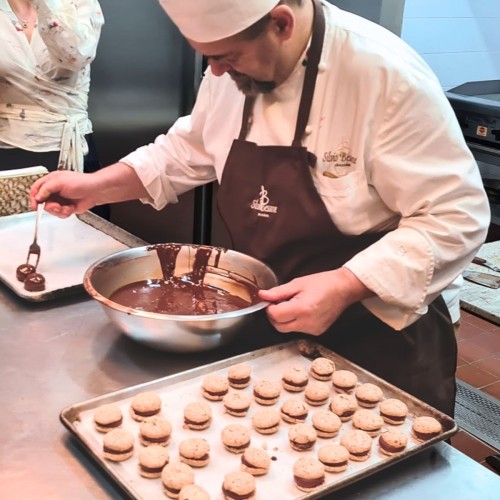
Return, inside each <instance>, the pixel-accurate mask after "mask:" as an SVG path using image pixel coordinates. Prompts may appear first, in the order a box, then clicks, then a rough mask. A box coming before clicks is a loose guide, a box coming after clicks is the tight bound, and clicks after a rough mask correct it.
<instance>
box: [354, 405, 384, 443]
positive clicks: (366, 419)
mask: <svg viewBox="0 0 500 500" xmlns="http://www.w3.org/2000/svg"><path fill="white" fill-rule="evenodd" d="M383 424H384V419H383V418H382V417H381V416H380V415H379V414H378V413H375V412H374V411H371V410H366V409H364V410H358V411H356V412H355V413H354V415H353V416H352V427H353V429H360V430H362V431H365V432H366V433H367V434H369V435H370V436H371V437H375V436H377V435H378V434H379V433H380V429H381V428H382V425H383Z"/></svg>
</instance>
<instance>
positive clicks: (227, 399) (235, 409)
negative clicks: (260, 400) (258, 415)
mask: <svg viewBox="0 0 500 500" xmlns="http://www.w3.org/2000/svg"><path fill="white" fill-rule="evenodd" d="M222 401H223V403H224V408H225V409H226V413H228V414H229V415H232V416H233V417H244V416H246V414H247V413H248V409H249V408H250V405H251V404H252V398H251V396H249V395H248V394H246V393H245V392H241V391H233V392H228V393H227V394H226V395H225V396H224V398H223V400H222Z"/></svg>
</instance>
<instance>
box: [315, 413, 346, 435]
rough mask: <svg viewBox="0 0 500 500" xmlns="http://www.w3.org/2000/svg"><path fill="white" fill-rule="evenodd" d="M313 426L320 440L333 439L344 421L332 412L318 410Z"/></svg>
mask: <svg viewBox="0 0 500 500" xmlns="http://www.w3.org/2000/svg"><path fill="white" fill-rule="evenodd" d="M312 425H313V427H314V428H315V429H316V433H317V434H318V437H320V438H325V439H329V438H333V437H335V436H336V435H337V434H338V433H339V430H340V427H341V425H342V421H341V420H340V417H339V416H338V415H335V413H333V412H331V411H330V410H318V411H317V412H315V413H314V414H313V416H312Z"/></svg>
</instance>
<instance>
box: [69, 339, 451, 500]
mask: <svg viewBox="0 0 500 500" xmlns="http://www.w3.org/2000/svg"><path fill="white" fill-rule="evenodd" d="M332 369H333V370H334V371H333V372H332ZM335 374H337V375H335ZM319 379H321V380H319ZM334 382H335V384H336V386H334ZM344 390H346V391H348V393H344V392H342V391H344ZM338 391H340V392H338ZM349 392H350V394H349ZM265 403H266V404H265ZM60 419H61V422H62V423H63V424H64V426H65V427H66V428H67V429H68V430H69V431H71V433H72V434H74V436H76V438H77V440H78V441H79V442H80V444H81V445H83V446H84V448H85V449H86V450H87V451H88V452H89V453H90V454H91V455H92V456H93V458H94V459H95V460H96V461H97V462H98V463H99V464H100V466H101V467H102V468H103V469H104V470H105V471H106V472H107V473H108V474H110V475H111V477H112V478H113V479H114V480H115V481H116V482H117V483H118V485H119V486H120V487H121V488H122V489H123V490H124V491H125V492H126V493H127V495H128V496H130V497H131V498H137V499H146V498H147V499H155V498H158V499H163V498H165V494H167V497H170V498H177V497H178V496H179V491H183V490H182V488H183V487H184V486H185V488H184V489H189V488H188V487H187V485H191V484H195V485H196V487H197V489H198V490H200V489H201V490H202V491H203V492H204V494H205V496H200V498H211V499H217V500H219V499H220V500H222V499H225V498H238V495H239V496H241V497H242V498H249V497H247V496H246V495H250V496H251V495H252V494H255V497H256V498H257V499H258V498H262V499H268V498H273V497H275V498H280V500H285V499H306V498H307V499H309V498H319V497H321V496H323V495H325V494H327V493H329V492H332V491H334V490H336V489H339V488H341V487H343V486H345V485H348V484H351V483H353V482H355V481H357V480H359V479H361V478H364V477H366V476H368V475H370V474H373V473H375V472H377V471H379V470H381V469H383V468H385V467H387V466H390V465H392V464H394V463H396V462H399V461H401V460H404V459H405V458H407V457H409V456H411V455H414V454H416V453H419V452H420V451H422V450H424V449H426V448H428V447H429V446H432V445H433V444H435V443H436V442H438V441H441V440H444V439H448V438H449V437H450V436H452V435H453V434H455V433H456V432H457V431H458V427H457V425H456V423H455V421H454V420H453V419H451V418H450V417H448V416H447V415H445V414H443V413H441V412H439V411H438V410H436V409H434V408H432V407H430V406H428V405H427V404H425V403H423V402H422V401H420V400H418V399H416V398H415V397H413V396H411V395H409V394H408V393H405V392H403V391H401V390H400V389H398V388H397V387H395V386H393V385H391V384H389V383H387V382H385V381H384V380H382V379H380V378H378V377H376V376H375V375H373V374H372V373H370V372H367V371H366V370H364V369H363V368H361V367H359V366H357V365H355V364H353V363H351V362H350V361H348V360H346V359H345V358H343V357H341V356H339V355H337V354H336V353H334V352H332V351H331V350H329V349H326V348H324V347H322V346H320V345H319V344H317V343H315V342H312V341H304V340H294V341H291V342H288V343H285V344H280V345H276V346H272V347H267V348H263V349H259V350H256V351H252V352H249V353H246V354H241V355H238V356H235V357H232V358H228V359H225V360H222V361H218V362H215V363H212V364H208V365H204V366H200V367H197V368H194V369H192V370H188V371H185V372H181V373H178V374H174V375H170V376H167V377H164V378H161V379H156V380H153V381H151V382H148V383H144V384H141V385H137V386H133V387H129V388H126V389H123V390H121V391H117V392H114V393H111V394H106V395H103V396H100V397H97V398H95V399H92V400H88V401H84V402H81V403H78V404H75V405H72V406H70V407H68V408H66V409H64V410H63V411H62V412H61V414H60ZM97 427H99V430H98V429H97ZM148 440H149V441H148ZM173 478H177V479H173ZM237 487H239V489H237ZM191 488H193V487H192V486H191ZM223 488H225V489H226V493H228V495H227V497H226V496H224V493H223ZM231 488H235V489H237V491H233V490H231ZM198 493H199V494H200V495H202V493H201V491H199V492H198ZM179 498H181V499H182V498H189V496H183V494H181V495H180V497H179ZM196 498H198V497H196ZM252 498H253V497H252Z"/></svg>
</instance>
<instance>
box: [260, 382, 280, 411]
mask: <svg viewBox="0 0 500 500" xmlns="http://www.w3.org/2000/svg"><path fill="white" fill-rule="evenodd" d="M280 394H281V387H280V385H279V384H278V383H277V382H274V381H272V380H267V379H265V380H260V381H258V382H257V383H256V384H255V385H254V388H253V396H254V398H255V401H256V402H257V403H259V404H260V405H265V406H270V405H273V404H275V403H276V402H277V401H278V399H279V397H280Z"/></svg>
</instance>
